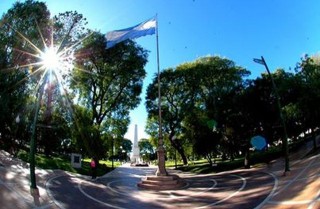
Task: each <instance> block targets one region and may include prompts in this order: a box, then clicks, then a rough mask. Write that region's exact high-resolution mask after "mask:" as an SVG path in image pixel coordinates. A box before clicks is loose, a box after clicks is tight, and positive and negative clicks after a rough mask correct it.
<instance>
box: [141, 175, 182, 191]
mask: <svg viewBox="0 0 320 209" xmlns="http://www.w3.org/2000/svg"><path fill="white" fill-rule="evenodd" d="M184 186H186V182H185V181H183V179H181V178H180V177H179V176H177V175H167V176H147V177H146V178H144V179H142V181H141V182H139V183H138V187H140V188H143V189H151V190H172V189H180V188H183V187H184Z"/></svg>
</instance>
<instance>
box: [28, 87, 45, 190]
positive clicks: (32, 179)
mask: <svg viewBox="0 0 320 209" xmlns="http://www.w3.org/2000/svg"><path fill="white" fill-rule="evenodd" d="M43 85H44V82H43V83H42V85H41V86H40V88H39V90H38V92H37V98H38V100H37V103H36V109H35V113H34V119H33V124H32V132H31V140H30V154H29V158H30V184H31V185H30V192H31V195H39V190H38V188H37V184H36V174H35V153H36V139H35V138H36V129H37V121H38V114H39V109H40V104H41V99H42V95H43Z"/></svg>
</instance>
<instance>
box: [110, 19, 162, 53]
mask: <svg viewBox="0 0 320 209" xmlns="http://www.w3.org/2000/svg"><path fill="white" fill-rule="evenodd" d="M156 27H157V21H156V18H155V17H154V18H151V19H149V20H146V21H144V22H142V23H140V24H138V25H136V26H133V27H130V28H125V29H122V30H114V31H111V32H108V33H107V34H106V39H107V49H108V48H111V47H113V46H114V45H116V44H117V43H120V42H122V41H125V40H127V39H135V38H139V37H141V36H146V35H153V34H155V33H156Z"/></svg>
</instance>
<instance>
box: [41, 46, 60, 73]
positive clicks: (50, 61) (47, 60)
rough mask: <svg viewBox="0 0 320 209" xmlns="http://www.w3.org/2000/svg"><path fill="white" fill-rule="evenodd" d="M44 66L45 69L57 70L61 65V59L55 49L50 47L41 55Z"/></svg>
mask: <svg viewBox="0 0 320 209" xmlns="http://www.w3.org/2000/svg"><path fill="white" fill-rule="evenodd" d="M41 59H42V64H43V67H44V68H45V69H57V68H59V66H60V65H61V57H60V56H59V55H58V53H57V50H56V49H55V48H54V47H49V48H47V49H46V51H45V52H44V53H42V54H41Z"/></svg>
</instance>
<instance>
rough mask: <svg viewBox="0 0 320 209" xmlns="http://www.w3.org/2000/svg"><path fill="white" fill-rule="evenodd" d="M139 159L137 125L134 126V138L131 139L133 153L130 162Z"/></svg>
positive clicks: (135, 161) (137, 161) (136, 161)
mask: <svg viewBox="0 0 320 209" xmlns="http://www.w3.org/2000/svg"><path fill="white" fill-rule="evenodd" d="M139 161H140V149H139V145H138V125H137V124H136V125H135V126H134V139H133V153H132V157H131V162H132V163H139Z"/></svg>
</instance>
